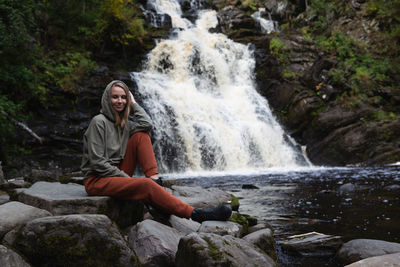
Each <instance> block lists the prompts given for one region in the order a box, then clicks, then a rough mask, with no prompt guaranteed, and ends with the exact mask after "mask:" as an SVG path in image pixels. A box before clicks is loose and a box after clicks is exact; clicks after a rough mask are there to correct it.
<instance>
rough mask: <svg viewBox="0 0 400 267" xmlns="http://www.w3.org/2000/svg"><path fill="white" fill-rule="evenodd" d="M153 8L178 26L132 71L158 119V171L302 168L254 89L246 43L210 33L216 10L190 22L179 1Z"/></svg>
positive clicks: (139, 90) (146, 105) (144, 100)
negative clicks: (138, 67)
mask: <svg viewBox="0 0 400 267" xmlns="http://www.w3.org/2000/svg"><path fill="white" fill-rule="evenodd" d="M153 6H154V7H157V12H158V13H166V14H168V15H169V16H170V17H171V18H172V26H173V27H174V28H176V31H175V34H174V35H173V37H171V39H169V40H162V41H160V42H158V44H157V46H156V47H155V48H154V49H153V50H152V51H151V52H150V54H149V55H148V61H147V63H146V66H145V69H144V70H143V71H142V72H140V73H139V72H137V73H132V74H131V75H132V78H133V79H134V80H135V81H136V83H137V86H138V93H139V94H140V95H141V99H142V101H143V104H144V106H145V108H146V109H147V110H148V112H149V114H150V116H151V117H152V119H153V122H154V136H153V139H154V140H155V142H154V150H155V153H156V156H157V159H158V163H159V168H160V170H161V171H162V172H164V173H166V172H184V171H205V170H217V171H237V170H249V169H253V170H254V169H255V168H258V169H260V168H262V169H264V168H269V167H294V166H297V164H298V163H297V162H298V160H297V157H298V154H297V153H296V152H295V151H294V150H293V148H292V147H291V146H290V145H288V144H287V143H286V142H285V140H284V132H283V130H282V129H281V127H280V126H279V124H278V123H277V122H276V120H275V118H274V117H273V115H272V114H271V111H270V109H269V107H268V103H267V101H266V100H265V99H264V98H263V97H261V96H260V95H259V94H258V93H257V92H256V89H255V85H254V79H253V70H254V67H255V61H254V58H253V56H252V53H251V51H250V49H249V47H247V46H245V45H243V44H239V43H235V42H233V41H232V40H229V39H228V38H227V37H226V36H225V35H223V34H219V33H210V32H209V30H210V29H211V28H215V27H216V26H217V24H218V21H217V17H216V12H215V11H211V10H203V11H200V12H199V19H198V20H197V21H196V23H195V24H193V23H191V22H190V21H189V20H187V19H184V18H182V17H181V10H180V7H179V4H178V2H176V1H172V0H169V1H159V0H157V1H154V2H153ZM154 9H156V8H154ZM177 28H179V29H177Z"/></svg>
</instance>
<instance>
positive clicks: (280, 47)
mask: <svg viewBox="0 0 400 267" xmlns="http://www.w3.org/2000/svg"><path fill="white" fill-rule="evenodd" d="M269 50H270V53H271V55H275V56H276V57H277V59H278V61H279V62H280V63H287V62H288V58H287V57H288V52H289V47H288V46H287V45H286V44H285V42H283V41H282V40H281V39H279V38H277V37H274V38H272V39H271V41H270V42H269Z"/></svg>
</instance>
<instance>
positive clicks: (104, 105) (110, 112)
mask: <svg viewBox="0 0 400 267" xmlns="http://www.w3.org/2000/svg"><path fill="white" fill-rule="evenodd" d="M116 83H122V84H124V85H125V88H128V86H126V84H125V83H124V82H123V81H120V80H114V81H112V82H110V83H109V84H108V85H107V86H106V89H104V92H103V96H102V97H101V110H100V113H101V114H103V115H104V116H106V117H107V119H109V120H110V121H113V122H115V113H114V109H113V107H112V105H111V87H113V85H114V84H116ZM124 90H125V93H126V96H127V99H129V92H128V90H126V89H124ZM127 104H128V103H127Z"/></svg>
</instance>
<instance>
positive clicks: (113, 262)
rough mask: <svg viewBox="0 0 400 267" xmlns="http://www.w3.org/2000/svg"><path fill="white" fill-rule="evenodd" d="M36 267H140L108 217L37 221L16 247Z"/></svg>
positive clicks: (24, 230) (23, 231) (19, 235)
mask: <svg viewBox="0 0 400 267" xmlns="http://www.w3.org/2000/svg"><path fill="white" fill-rule="evenodd" d="M12 245H13V246H14V247H16V248H17V249H18V250H19V251H21V252H22V253H23V254H24V256H26V257H27V258H28V259H29V260H30V262H32V264H33V265H34V266H38V267H40V266H48V267H50V266H51V267H53V266H82V267H83V266H121V267H123V266H124V267H128V266H139V264H138V262H137V259H136V255H135V253H134V252H133V251H132V250H131V249H130V248H129V246H128V244H127V243H126V241H125V240H124V238H123V237H122V236H121V234H120V233H119V231H118V229H117V227H116V226H115V225H114V224H113V223H112V222H111V221H110V219H108V218H107V216H105V215H94V214H93V215H92V214H85V215H78V214H77V215H65V216H53V217H44V218H39V219H35V220H33V221H30V222H28V223H27V224H26V225H25V226H24V227H23V228H22V229H21V230H20V231H19V232H18V233H17V235H16V239H15V240H14V244H12Z"/></svg>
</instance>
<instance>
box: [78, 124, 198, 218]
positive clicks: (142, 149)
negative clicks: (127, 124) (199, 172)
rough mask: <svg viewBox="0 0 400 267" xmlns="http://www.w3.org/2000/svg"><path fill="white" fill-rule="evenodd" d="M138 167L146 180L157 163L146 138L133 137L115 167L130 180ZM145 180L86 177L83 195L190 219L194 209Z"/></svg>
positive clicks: (135, 135) (139, 133)
mask: <svg viewBox="0 0 400 267" xmlns="http://www.w3.org/2000/svg"><path fill="white" fill-rule="evenodd" d="M137 163H139V164H140V166H141V167H142V170H143V172H144V174H145V176H146V177H150V176H151V175H154V174H157V173H158V172H157V163H156V159H155V157H154V152H153V147H152V145H151V140H150V137H149V135H148V134H146V133H143V132H138V133H135V134H133V135H132V136H131V137H130V139H129V142H128V146H127V149H126V153H125V158H124V159H123V160H122V162H121V163H120V165H119V166H118V167H119V168H120V169H121V170H123V171H124V172H125V173H127V174H128V175H129V176H132V175H133V172H134V171H135V168H136V165H137ZM146 177H140V178H139V177H138V178H131V177H94V176H92V177H89V178H87V179H85V181H84V184H85V189H86V192H87V193H88V194H89V195H91V196H111V197H116V198H120V199H132V200H143V201H145V202H147V203H149V204H152V205H155V206H157V207H159V208H161V209H162V210H164V211H166V212H168V213H169V214H173V215H176V216H179V217H182V218H190V217H191V215H192V211H193V209H194V208H193V207H191V206H190V205H189V204H187V203H185V202H183V201H181V200H179V199H178V198H176V197H174V196H173V195H172V194H170V193H169V192H167V191H166V190H165V189H164V188H163V187H162V186H159V185H158V184H157V183H155V182H154V181H153V180H152V179H151V178H146Z"/></svg>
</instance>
